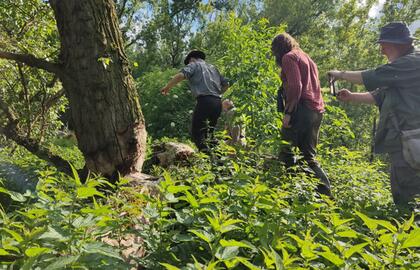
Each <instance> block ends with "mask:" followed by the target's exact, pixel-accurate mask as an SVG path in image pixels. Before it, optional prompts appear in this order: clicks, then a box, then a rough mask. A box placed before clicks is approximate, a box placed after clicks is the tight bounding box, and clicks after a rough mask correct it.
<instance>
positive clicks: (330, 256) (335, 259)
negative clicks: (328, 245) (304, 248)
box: [315, 251, 344, 267]
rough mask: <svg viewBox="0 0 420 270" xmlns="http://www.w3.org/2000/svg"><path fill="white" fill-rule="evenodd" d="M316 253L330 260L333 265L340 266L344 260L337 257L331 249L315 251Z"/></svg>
mask: <svg viewBox="0 0 420 270" xmlns="http://www.w3.org/2000/svg"><path fill="white" fill-rule="evenodd" d="M315 253H316V254H318V255H320V256H322V257H324V258H325V259H327V260H329V261H330V262H332V263H333V264H334V265H335V266H338V267H340V266H342V265H343V264H344V261H343V260H342V259H341V258H340V257H338V255H336V254H334V253H332V252H331V251H325V252H315Z"/></svg>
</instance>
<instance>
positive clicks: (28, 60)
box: [0, 51, 61, 74]
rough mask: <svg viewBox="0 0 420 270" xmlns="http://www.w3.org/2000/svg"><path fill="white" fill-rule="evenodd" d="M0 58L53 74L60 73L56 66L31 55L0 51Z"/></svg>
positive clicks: (58, 67)
mask: <svg viewBox="0 0 420 270" xmlns="http://www.w3.org/2000/svg"><path fill="white" fill-rule="evenodd" d="M0 58H3V59H8V60H14V61H16V62H20V63H24V64H26V65H28V66H30V67H35V68H40V69H43V70H46V71H48V72H51V73H55V74H60V73H61V68H60V66H59V65H58V64H56V63H52V62H48V61H46V60H44V59H40V58H37V57H35V56H33V55H31V54H17V53H10V52H5V51H0Z"/></svg>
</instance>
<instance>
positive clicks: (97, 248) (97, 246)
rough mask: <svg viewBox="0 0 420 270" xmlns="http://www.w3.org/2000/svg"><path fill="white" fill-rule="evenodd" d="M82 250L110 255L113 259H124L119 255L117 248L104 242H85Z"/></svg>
mask: <svg viewBox="0 0 420 270" xmlns="http://www.w3.org/2000/svg"><path fill="white" fill-rule="evenodd" d="M83 250H84V251H85V252H86V253H89V254H95V253H99V254H101V255H104V256H107V257H111V258H115V259H119V260H121V261H124V259H123V258H122V257H121V255H120V253H119V250H118V249H116V248H114V247H111V246H108V245H106V244H104V243H101V242H92V243H87V244H85V245H84V246H83Z"/></svg>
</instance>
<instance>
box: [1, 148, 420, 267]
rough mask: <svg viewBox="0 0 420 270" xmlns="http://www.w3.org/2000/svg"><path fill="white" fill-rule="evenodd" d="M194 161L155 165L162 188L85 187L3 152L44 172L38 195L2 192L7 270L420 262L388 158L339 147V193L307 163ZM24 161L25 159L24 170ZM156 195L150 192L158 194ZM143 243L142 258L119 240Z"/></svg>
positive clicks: (333, 167)
mask: <svg viewBox="0 0 420 270" xmlns="http://www.w3.org/2000/svg"><path fill="white" fill-rule="evenodd" d="M219 151H220V153H219V154H218V155H211V156H210V157H209V156H206V155H199V156H197V157H195V158H193V159H192V160H190V161H189V162H190V165H189V166H172V167H170V168H167V169H163V168H160V167H153V168H151V171H150V173H152V174H154V175H159V176H161V182H160V183H159V185H158V189H159V191H160V195H156V192H155V191H154V192H147V191H146V192H145V191H144V190H143V191H141V190H140V188H136V187H132V186H129V185H126V181H125V180H123V179H122V180H121V182H120V183H117V184H116V185H111V184H109V183H108V182H106V181H105V180H104V179H102V178H100V177H95V176H91V177H90V178H89V179H88V181H87V182H86V183H84V184H82V183H81V180H80V179H79V178H78V177H77V176H75V177H68V176H64V175H61V174H59V173H57V172H56V171H55V170H52V169H51V168H49V167H47V166H46V164H43V163H42V162H41V163H39V161H37V160H36V159H35V158H33V157H31V158H30V157H29V156H28V155H26V156H25V157H26V158H22V155H21V153H20V152H21V150H16V151H15V152H14V153H13V154H11V153H10V151H8V149H2V151H1V159H2V160H5V157H7V158H8V160H9V161H10V162H11V163H15V164H20V165H22V166H23V168H25V166H26V168H27V169H28V168H29V170H30V168H31V166H30V165H29V164H30V163H31V162H30V160H31V161H32V162H33V164H36V166H34V167H33V168H35V167H36V168H39V169H38V170H36V171H34V170H32V172H35V173H36V174H37V176H38V184H37V188H36V191H34V192H27V193H25V194H23V195H20V193H19V194H17V193H13V192H10V191H8V190H7V189H4V188H2V189H1V192H2V193H5V194H8V195H9V197H10V198H11V201H12V203H11V204H9V206H8V207H7V208H6V206H5V205H3V210H2V211H1V230H0V239H1V247H0V258H1V260H0V261H2V263H1V268H2V269H130V268H132V267H136V266H138V265H140V266H141V267H143V268H141V269H416V268H418V267H419V266H420V265H419V259H420V254H419V252H418V248H419V245H420V229H419V227H418V226H417V225H416V224H415V223H414V215H412V214H411V213H410V212H408V211H401V210H399V209H396V208H395V206H394V205H393V204H392V201H391V197H390V193H389V187H388V180H387V179H388V176H387V175H386V173H383V172H381V171H382V170H383V169H384V166H383V164H381V163H380V162H379V161H378V162H376V163H368V162H366V161H365V160H366V158H365V157H364V156H363V155H362V154H361V153H359V152H355V151H349V150H348V149H346V148H344V147H342V148H335V149H334V150H328V151H323V156H322V158H321V160H322V161H323V166H324V168H325V169H326V170H327V172H328V174H329V176H330V178H331V180H332V185H333V194H334V199H330V198H327V197H319V196H318V195H316V193H315V192H314V187H315V186H316V180H315V179H312V177H311V175H309V174H307V173H305V170H304V168H300V167H299V168H295V169H294V170H289V171H285V170H284V168H283V167H282V166H281V165H280V164H279V163H278V162H277V161H276V159H273V158H268V157H267V156H265V155H262V154H261V155H260V154H257V153H256V152H255V151H244V150H238V151H236V154H235V155H233V154H232V152H233V151H234V149H232V148H230V147H228V146H226V145H222V146H221V148H220V149H219ZM25 164H26V165H25ZM149 191H150V190H149ZM127 235H131V236H135V237H139V238H140V239H142V241H141V242H142V246H143V249H144V252H143V253H142V256H138V255H136V254H134V253H132V254H124V255H123V254H122V252H121V251H122V249H123V248H124V247H123V246H121V245H110V244H109V241H105V239H115V240H116V241H117V242H118V241H119V240H121V239H124V238H125V237H126V236H127Z"/></svg>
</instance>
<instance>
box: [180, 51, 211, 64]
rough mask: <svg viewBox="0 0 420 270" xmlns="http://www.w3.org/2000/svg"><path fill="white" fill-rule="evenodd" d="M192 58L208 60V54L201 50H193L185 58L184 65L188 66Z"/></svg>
mask: <svg viewBox="0 0 420 270" xmlns="http://www.w3.org/2000/svg"><path fill="white" fill-rule="evenodd" d="M191 58H200V59H203V60H206V54H205V53H204V52H202V51H200V50H192V51H190V52H189V53H188V54H187V56H186V57H185V59H184V64H185V65H188V63H189V62H190V59H191Z"/></svg>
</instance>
